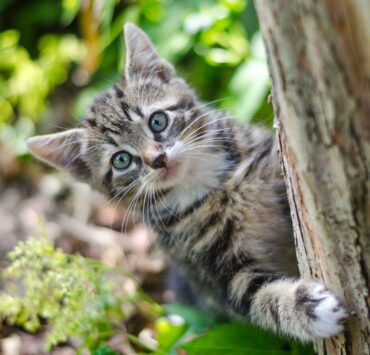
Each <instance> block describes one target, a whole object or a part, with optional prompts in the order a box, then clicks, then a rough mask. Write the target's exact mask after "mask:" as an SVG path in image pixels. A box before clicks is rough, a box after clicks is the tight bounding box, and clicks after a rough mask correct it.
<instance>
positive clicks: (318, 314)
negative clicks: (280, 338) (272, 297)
mask: <svg viewBox="0 0 370 355" xmlns="http://www.w3.org/2000/svg"><path fill="white" fill-rule="evenodd" d="M296 296H297V298H296V302H297V308H300V309H301V310H303V311H304V313H305V314H306V316H307V317H308V325H309V333H310V334H311V336H312V337H313V338H318V337H319V338H328V337H330V336H332V335H335V334H337V333H339V332H340V331H342V330H343V324H342V323H343V320H344V319H345V318H346V317H347V315H348V314H347V312H346V310H345V309H344V308H343V307H342V305H341V304H340V302H339V300H338V298H337V297H336V296H335V295H334V294H333V293H331V292H330V291H328V290H326V289H325V287H324V286H323V285H320V284H317V283H308V284H307V283H304V284H302V285H301V286H299V287H298V288H297V291H296Z"/></svg>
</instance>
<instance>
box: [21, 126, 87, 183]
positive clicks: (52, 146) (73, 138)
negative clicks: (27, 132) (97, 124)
mask: <svg viewBox="0 0 370 355" xmlns="http://www.w3.org/2000/svg"><path fill="white" fill-rule="evenodd" d="M85 140H86V137H85V130H84V129H83V128H76V129H70V130H68V131H65V132H61V133H55V134H47V135H44V136H35V137H32V138H28V139H27V147H28V149H29V150H30V151H31V153H32V154H33V155H35V156H36V157H37V158H38V159H40V160H42V161H43V162H45V163H47V164H49V165H51V166H54V167H56V168H58V169H61V170H65V171H67V172H69V173H70V174H72V175H73V176H74V177H76V178H77V179H79V180H83V181H86V180H88V179H89V177H90V169H89V168H88V166H87V164H86V162H85V161H84V159H83V158H84V157H83V155H84V154H83V144H82V143H83V142H84V141H85Z"/></svg>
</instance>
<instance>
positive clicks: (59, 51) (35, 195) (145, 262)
mask: <svg viewBox="0 0 370 355" xmlns="http://www.w3.org/2000/svg"><path fill="white" fill-rule="evenodd" d="M127 21H130V22H134V23H136V24H138V25H139V26H140V27H141V28H142V29H143V30H144V31H145V32H146V33H147V34H148V35H149V37H150V38H151V40H152V41H153V43H154V45H155V47H156V48H157V50H158V52H159V53H160V54H161V55H162V56H163V57H165V58H166V59H167V60H169V61H170V62H172V63H173V64H174V65H175V67H176V68H177V71H178V73H179V75H181V76H182V77H184V78H185V79H186V80H187V81H188V82H189V83H190V84H191V85H192V86H193V87H194V88H195V89H196V91H197V92H198V94H199V96H200V98H201V99H202V100H204V101H211V102H213V105H214V106H216V107H221V108H224V109H225V110H227V111H229V112H230V114H231V115H233V116H235V119H237V120H240V121H243V122H253V123H257V122H258V123H261V124H265V125H268V126H270V127H271V126H272V117H273V114H272V108H271V106H270V105H269V104H268V103H267V97H268V94H269V91H270V84H269V77H268V72H267V66H266V61H265V55H264V49H263V44H262V39H261V35H260V32H259V28H258V21H257V18H256V13H255V10H254V7H253V2H252V1H250V0H249V1H248V0H201V1H199V0H186V1H180V0H177V1H175V0H140V1H134V0H132V1H127V0H28V1H24V0H1V2H0V267H1V268H4V267H5V266H6V265H7V260H6V253H7V252H8V251H9V250H10V249H12V248H13V247H14V245H15V244H16V243H17V242H18V241H19V240H23V239H25V238H26V237H28V236H30V235H37V234H38V233H39V229H40V225H44V226H45V228H46V230H47V234H48V235H49V236H50V237H51V238H52V239H53V240H54V242H55V244H56V245H57V246H58V247H60V248H62V249H63V250H64V251H65V252H68V253H78V254H81V255H84V256H87V257H92V258H97V259H99V260H103V261H104V262H105V263H108V264H110V265H113V266H119V267H123V268H124V269H125V270H128V271H129V272H131V273H133V274H134V275H135V278H136V279H137V280H138V281H139V283H140V284H141V286H142V287H143V289H144V291H145V292H146V293H148V294H149V295H150V297H152V298H153V299H154V300H155V301H157V302H159V303H163V302H164V303H168V302H172V301H174V300H176V295H175V294H174V292H173V290H171V289H170V286H171V285H168V282H166V281H165V277H164V275H165V274H166V265H167V261H166V259H165V257H164V256H163V255H162V254H161V253H160V252H159V251H158V250H157V249H156V248H155V247H153V235H152V233H151V232H150V231H149V230H147V229H146V228H144V227H143V226H142V225H141V224H140V223H139V224H135V223H133V222H132V221H130V220H129V223H128V228H123V226H122V221H123V219H124V218H125V211H124V210H122V209H121V208H120V206H117V205H116V204H115V203H114V201H113V202H109V201H107V200H106V199H105V198H104V197H103V196H101V195H99V194H98V193H96V192H93V191H90V190H89V189H88V188H87V187H86V186H83V185H80V184H78V183H75V182H73V181H71V179H69V178H68V177H67V176H65V175H63V174H61V173H59V172H56V171H54V170H52V169H49V168H47V167H45V166H44V165H42V164H41V163H39V162H37V161H35V160H34V159H33V158H32V157H31V156H30V155H29V154H28V152H27V150H26V146H25V139H26V138H27V137H29V136H31V135H34V134H43V133H51V132H56V131H60V130H63V129H65V128H69V127H72V126H73V125H75V124H76V123H78V122H79V121H80V120H81V119H82V118H83V117H84V112H85V110H86V108H87V106H88V105H89V104H90V102H91V101H92V99H93V97H94V96H95V95H96V94H97V93H99V92H100V91H102V90H104V89H105V88H107V87H109V86H110V85H112V84H113V83H114V82H115V81H116V80H117V79H118V78H119V77H120V73H121V72H122V68H123V64H124V56H125V51H124V47H123V36H122V27H123V24H124V23H125V22H127ZM2 332H3V334H2V336H3V337H7V336H12V334H13V333H14V332H15V333H16V334H17V336H18V345H19V344H20V345H19V346H20V349H21V351H20V352H19V353H24V354H26V353H27V354H28V353H29V354H41V353H42V351H43V350H42V345H40V344H41V342H42V340H40V339H41V338H42V336H41V337H40V339H38V338H37V337H35V336H33V337H31V336H29V335H28V334H27V333H25V332H22V331H20V330H14V329H13V328H7V329H6V328H2ZM22 349H23V350H22ZM25 349H28V350H25ZM3 351H4V349H3ZM60 351H61V352H60V353H63V352H62V350H60ZM9 354H11V355H15V354H16V353H14V354H12V353H9Z"/></svg>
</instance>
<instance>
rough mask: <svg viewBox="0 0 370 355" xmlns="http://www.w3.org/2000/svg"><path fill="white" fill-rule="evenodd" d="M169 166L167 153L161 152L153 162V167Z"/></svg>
mask: <svg viewBox="0 0 370 355" xmlns="http://www.w3.org/2000/svg"><path fill="white" fill-rule="evenodd" d="M166 166H167V155H166V153H164V152H163V153H160V154H159V155H157V156H156V157H155V158H154V160H153V161H152V163H151V167H152V168H153V169H161V168H165V167H166Z"/></svg>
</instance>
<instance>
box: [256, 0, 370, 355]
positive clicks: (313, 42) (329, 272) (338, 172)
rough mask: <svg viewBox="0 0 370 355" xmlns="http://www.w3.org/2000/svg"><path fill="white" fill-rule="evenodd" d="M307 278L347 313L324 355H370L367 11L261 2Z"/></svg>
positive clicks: (307, 0)
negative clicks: (330, 294) (329, 293)
mask: <svg viewBox="0 0 370 355" xmlns="http://www.w3.org/2000/svg"><path fill="white" fill-rule="evenodd" d="M255 5H256V9H257V13H258V16H259V20H260V25H261V29H262V34H263V37H264V41H265V45H266V51H267V57H268V60H269V69H270V75H271V78H272V87H273V91H272V97H273V105H274V111H275V116H276V127H277V135H278V139H279V145H280V153H281V163H282V168H283V173H284V175H285V179H286V184H287V190H288V195H289V202H290V206H291V214H292V219H293V225H294V230H295V241H296V250H297V255H298V259H299V267H300V271H301V274H302V276H304V277H306V278H313V279H315V280H322V281H323V282H324V283H325V284H326V285H327V286H328V287H329V288H330V289H332V290H333V291H335V292H336V293H337V294H338V295H339V296H340V297H341V298H342V299H343V302H344V304H345V306H346V307H347V309H348V310H349V312H351V317H350V318H349V319H348V322H347V324H346V330H345V332H344V333H343V334H341V335H339V336H336V337H333V338H331V339H328V340H325V341H322V340H321V341H317V343H316V349H317V351H318V353H319V354H355V355H363V354H370V296H369V295H370V280H369V278H370V2H369V0H320V1H318V0H255Z"/></svg>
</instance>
